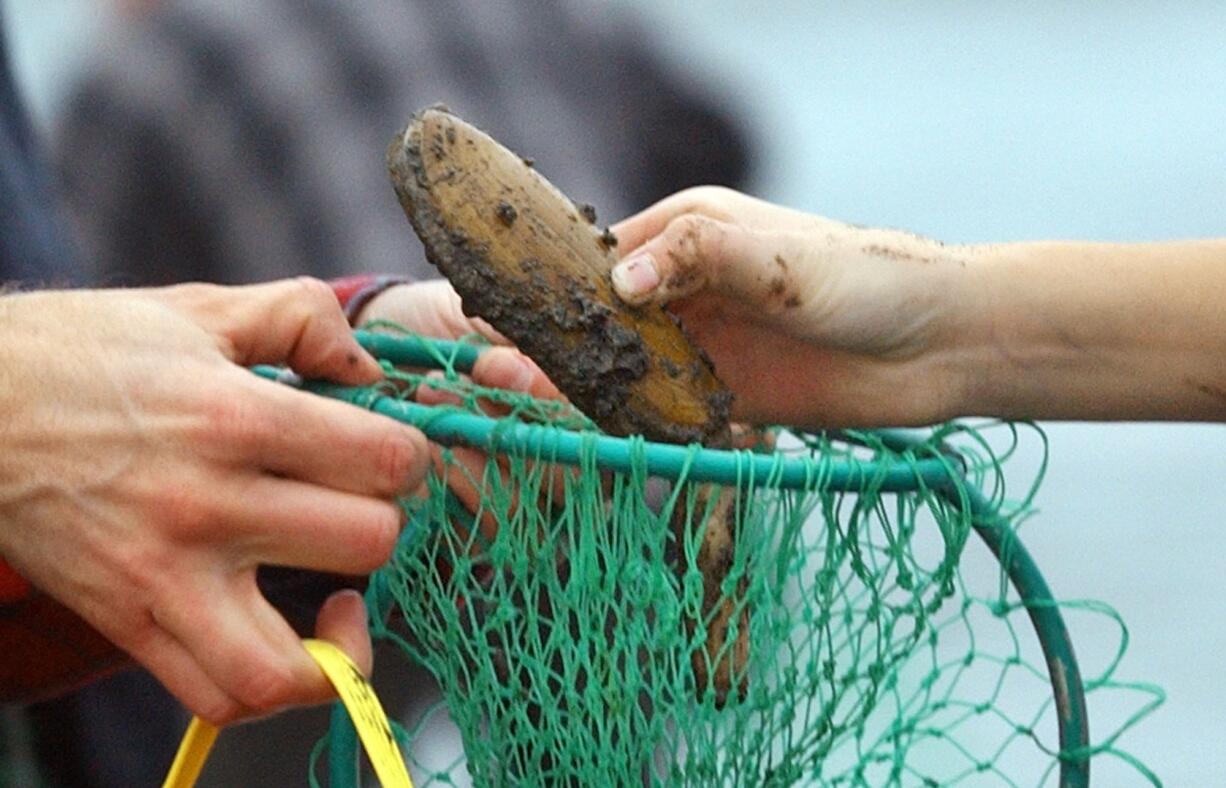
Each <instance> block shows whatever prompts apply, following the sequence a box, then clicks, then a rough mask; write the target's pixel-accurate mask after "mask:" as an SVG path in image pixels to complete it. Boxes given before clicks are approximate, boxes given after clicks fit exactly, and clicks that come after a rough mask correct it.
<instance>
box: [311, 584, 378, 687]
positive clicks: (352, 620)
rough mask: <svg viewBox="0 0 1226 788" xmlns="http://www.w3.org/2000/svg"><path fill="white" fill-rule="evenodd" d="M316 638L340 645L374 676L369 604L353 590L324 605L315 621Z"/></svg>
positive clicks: (342, 593) (340, 592)
mask: <svg viewBox="0 0 1226 788" xmlns="http://www.w3.org/2000/svg"><path fill="white" fill-rule="evenodd" d="M315 637H317V638H320V639H321V640H327V641H328V642H330V643H332V644H334V645H336V646H337V647H339V648H340V650H341V651H343V652H345V653H346V654H347V655H349V658H350V659H351V660H353V662H354V664H355V665H357V666H358V668H359V669H360V670H361V671H362V673H363V674H364V675H366V676H370V672H371V669H372V667H373V665H374V655H373V650H372V648H371V644H370V630H369V629H367V626H366V603H365V602H364V601H363V600H362V595H361V594H359V593H358V592H357V591H354V590H353V589H346V590H344V591H337V592H336V593H335V594H333V595H332V596H330V597H328V599H327V600H326V601H325V602H324V604H323V607H321V608H320V609H319V615H318V616H317V617H316V619H315Z"/></svg>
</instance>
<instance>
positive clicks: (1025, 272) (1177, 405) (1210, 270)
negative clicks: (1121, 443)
mask: <svg viewBox="0 0 1226 788" xmlns="http://www.w3.org/2000/svg"><path fill="white" fill-rule="evenodd" d="M963 250H964V252H965V253H966V255H967V257H968V264H967V267H966V269H965V274H964V276H962V277H961V280H962V283H961V286H960V287H959V288H957V294H956V297H957V298H959V299H960V301H961V306H960V307H959V310H958V313H959V314H960V318H959V320H960V321H962V322H961V325H960V327H959V329H960V330H958V331H957V332H956V334H957V337H958V338H957V339H956V342H957V345H958V348H959V352H958V354H957V355H958V357H959V358H960V359H961V361H960V363H961V366H962V367H963V377H962V386H961V391H962V394H961V397H962V402H961V403H960V405H959V407H957V408H956V409H957V410H958V411H960V412H962V413H963V414H984V415H997V416H1005V417H1010V418H1045V419H1120V420H1149V419H1152V420H1166V419H1172V420H1189V421H1202V420H1203V421H1226V241H1180V242H1171V243H1153V244H1095V243H1072V242H1067V243H1065V242H1043V243H1026V244H1003V245H996V246H981V247H964V248H963Z"/></svg>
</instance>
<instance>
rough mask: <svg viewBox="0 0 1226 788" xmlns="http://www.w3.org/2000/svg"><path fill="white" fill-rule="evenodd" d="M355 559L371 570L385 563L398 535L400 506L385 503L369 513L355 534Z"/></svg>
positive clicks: (393, 548) (389, 556) (394, 546)
mask: <svg viewBox="0 0 1226 788" xmlns="http://www.w3.org/2000/svg"><path fill="white" fill-rule="evenodd" d="M355 536H356V540H355V546H356V548H357V560H358V562H359V563H360V564H362V566H363V568H364V569H366V570H368V571H373V570H375V569H378V568H379V567H381V566H383V564H385V563H387V560H388V559H389V558H391V556H392V551H393V550H395V549H396V539H397V537H399V536H400V507H398V506H397V505H396V504H392V503H385V504H383V505H382V506H380V507H379V511H378V513H377V514H373V515H371V517H369V518H368V520H367V521H366V522H365V523H364V524H363V526H362V528H360V529H359V530H358V533H357V534H355Z"/></svg>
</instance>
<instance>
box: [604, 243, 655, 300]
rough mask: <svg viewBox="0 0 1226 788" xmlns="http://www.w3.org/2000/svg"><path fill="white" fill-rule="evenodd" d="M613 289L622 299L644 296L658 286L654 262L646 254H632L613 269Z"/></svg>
mask: <svg viewBox="0 0 1226 788" xmlns="http://www.w3.org/2000/svg"><path fill="white" fill-rule="evenodd" d="M612 277H613V287H614V288H615V289H616V290H617V292H618V295H620V296H622V297H623V298H633V297H635V296H641V295H646V294H647V293H650V292H651V291H652V290H655V289H656V287H657V286H658V285H659V284H660V271H659V269H657V268H656V261H655V259H654V258H652V256H651V255H650V254H649V253H647V252H639V253H636V254H632V255H630V256H629V257H627V258H626V259H625V260H622V261H621V262H620V263H618V264H617V265H615V266H614V267H613V274H612Z"/></svg>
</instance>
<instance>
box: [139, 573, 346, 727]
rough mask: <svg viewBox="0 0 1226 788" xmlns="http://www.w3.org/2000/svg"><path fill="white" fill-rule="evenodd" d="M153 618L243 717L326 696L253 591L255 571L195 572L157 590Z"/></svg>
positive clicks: (284, 628) (314, 670)
mask: <svg viewBox="0 0 1226 788" xmlns="http://www.w3.org/2000/svg"><path fill="white" fill-rule="evenodd" d="M153 615H154V618H155V619H156V620H157V622H158V623H159V624H160V625H161V626H162V627H163V628H164V629H165V630H166V631H167V632H168V633H169V634H170V635H172V636H173V637H174V638H176V639H177V640H178V641H179V642H180V643H181V644H182V645H183V647H184V648H185V649H186V650H187V651H188V652H189V653H190V654H191V656H192V657H193V659H194V660H195V661H196V663H197V664H199V665H200V667H201V668H202V669H203V671H204V672H205V673H206V674H207V675H208V677H209V679H210V680H211V681H212V682H214V683H215V684H216V685H217V686H218V687H220V688H221V690H222V691H223V692H225V693H226V694H227V695H228V696H229V697H230V698H233V699H234V700H235V701H236V702H237V704H238V705H239V711H240V712H241V713H243V714H244V715H248V716H249V715H262V714H269V713H272V712H275V711H278V710H280V709H283V708H285V707H287V706H291V705H302V704H306V703H315V702H322V701H324V700H327V699H328V698H329V697H332V689H331V686H330V685H329V684H328V681H327V679H326V678H325V677H324V675H323V673H322V672H321V671H320V670H319V668H318V667H317V666H316V665H315V663H314V662H313V661H312V660H311V657H310V655H309V654H307V652H306V650H305V649H304V648H303V647H302V641H301V640H300V639H299V638H298V636H297V635H296V634H294V631H293V630H292V629H291V628H290V627H289V624H287V623H286V622H285V620H284V619H283V618H281V616H280V614H278V613H277V612H276V611H275V610H274V609H273V608H272V607H271V606H270V605H269V604H268V602H267V601H265V600H264V598H263V597H262V596H261V595H260V593H259V590H258V588H257V587H256V584H255V573H254V571H251V572H244V573H240V574H238V575H229V576H227V575H218V574H216V573H209V574H207V575H199V576H198V580H197V582H196V583H192V584H184V585H182V586H180V587H178V588H176V589H175V592H174V593H171V594H166V595H164V596H163V598H162V599H161V600H160V601H159V603H158V604H157V605H156V606H155V607H154V608H153Z"/></svg>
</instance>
